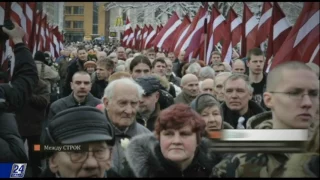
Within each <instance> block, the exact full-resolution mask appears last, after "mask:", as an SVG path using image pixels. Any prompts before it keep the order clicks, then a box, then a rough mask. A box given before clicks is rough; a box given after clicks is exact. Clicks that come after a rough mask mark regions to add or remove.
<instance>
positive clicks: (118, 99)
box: [103, 84, 139, 129]
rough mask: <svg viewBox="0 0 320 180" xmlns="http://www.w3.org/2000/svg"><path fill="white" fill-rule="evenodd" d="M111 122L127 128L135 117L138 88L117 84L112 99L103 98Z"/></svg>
mask: <svg viewBox="0 0 320 180" xmlns="http://www.w3.org/2000/svg"><path fill="white" fill-rule="evenodd" d="M103 102H104V105H105V107H106V110H107V111H108V115H109V118H110V120H111V121H112V123H113V124H114V125H115V126H116V127H118V128H121V129H123V128H127V127H128V126H130V125H131V124H132V123H133V122H134V121H135V117H136V113H137V110H138V107H139V106H138V105H139V96H138V90H137V89H136V88H135V87H132V86H131V85H127V84H117V85H115V87H114V89H113V97H112V99H110V100H109V99H107V98H104V99H103Z"/></svg>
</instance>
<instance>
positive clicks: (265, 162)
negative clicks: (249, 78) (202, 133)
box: [212, 61, 319, 178]
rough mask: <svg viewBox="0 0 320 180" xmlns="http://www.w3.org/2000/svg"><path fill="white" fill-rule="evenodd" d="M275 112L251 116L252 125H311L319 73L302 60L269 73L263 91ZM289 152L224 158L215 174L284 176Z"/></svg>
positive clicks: (305, 126)
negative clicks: (264, 90) (283, 172)
mask: <svg viewBox="0 0 320 180" xmlns="http://www.w3.org/2000/svg"><path fill="white" fill-rule="evenodd" d="M263 98H264V103H265V105H266V106H267V107H268V108H270V109H271V112H265V113H261V114H258V115H256V116H254V117H252V118H250V119H249V120H248V122H247V128H252V129H308V128H309V126H310V125H311V123H312V121H313V120H314V119H315V118H318V117H316V111H317V109H318V108H319V82H318V77H317V76H316V74H315V73H314V72H312V70H311V68H309V67H308V66H307V65H305V64H304V63H302V62H298V61H290V62H286V63H283V64H280V65H278V66H276V67H275V68H274V69H272V70H271V72H270V73H269V74H268V77H267V88H266V92H265V93H264V94H263ZM289 158H290V154H288V153H276V154H271V153H245V154H236V155H235V156H230V157H228V158H226V159H224V160H222V161H221V162H220V163H219V164H217V165H216V166H215V167H214V168H213V171H212V172H213V173H212V177H257V178H258V177H280V176H281V173H282V171H283V170H284V168H283V165H284V164H285V163H286V161H287V160H288V159H289Z"/></svg>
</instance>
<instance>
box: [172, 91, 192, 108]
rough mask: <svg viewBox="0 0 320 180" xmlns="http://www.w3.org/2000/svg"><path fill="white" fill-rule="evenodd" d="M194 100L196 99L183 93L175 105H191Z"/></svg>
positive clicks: (175, 101) (175, 100) (176, 99)
mask: <svg viewBox="0 0 320 180" xmlns="http://www.w3.org/2000/svg"><path fill="white" fill-rule="evenodd" d="M194 99H195V97H191V96H189V95H188V94H186V93H185V92H183V91H182V92H181V93H180V94H179V95H178V96H177V97H176V98H174V103H175V104H178V103H183V104H187V105H189V104H190V103H191V102H192V101H193V100H194Z"/></svg>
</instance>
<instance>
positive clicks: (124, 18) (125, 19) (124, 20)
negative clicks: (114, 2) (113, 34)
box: [122, 11, 127, 24]
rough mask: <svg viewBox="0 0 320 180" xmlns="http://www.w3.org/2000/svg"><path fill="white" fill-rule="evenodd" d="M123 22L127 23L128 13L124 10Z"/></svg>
mask: <svg viewBox="0 0 320 180" xmlns="http://www.w3.org/2000/svg"><path fill="white" fill-rule="evenodd" d="M122 22H123V24H127V13H126V12H125V11H122Z"/></svg>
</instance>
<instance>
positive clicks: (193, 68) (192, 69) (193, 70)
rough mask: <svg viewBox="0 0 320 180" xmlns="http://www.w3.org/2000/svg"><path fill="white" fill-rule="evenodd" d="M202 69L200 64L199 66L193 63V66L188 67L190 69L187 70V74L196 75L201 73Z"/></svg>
mask: <svg viewBox="0 0 320 180" xmlns="http://www.w3.org/2000/svg"><path fill="white" fill-rule="evenodd" d="M200 69H201V66H200V64H198V63H192V64H190V66H189V67H188V69H187V70H186V72H187V73H191V74H194V73H196V74H198V73H199V71H200Z"/></svg>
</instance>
